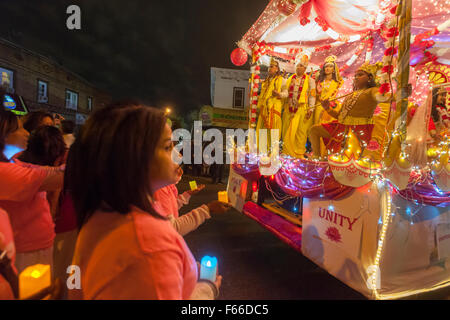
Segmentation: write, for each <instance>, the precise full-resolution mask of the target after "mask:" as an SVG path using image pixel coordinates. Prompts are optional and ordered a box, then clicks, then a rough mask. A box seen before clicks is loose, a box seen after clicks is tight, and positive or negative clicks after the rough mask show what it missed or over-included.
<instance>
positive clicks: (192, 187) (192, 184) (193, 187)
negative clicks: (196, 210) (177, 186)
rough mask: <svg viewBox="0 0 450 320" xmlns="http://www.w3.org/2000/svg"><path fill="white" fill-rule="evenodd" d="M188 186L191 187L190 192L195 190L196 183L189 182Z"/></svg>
mask: <svg viewBox="0 0 450 320" xmlns="http://www.w3.org/2000/svg"><path fill="white" fill-rule="evenodd" d="M189 185H190V186H191V190H192V191H194V190H197V182H196V181H189Z"/></svg>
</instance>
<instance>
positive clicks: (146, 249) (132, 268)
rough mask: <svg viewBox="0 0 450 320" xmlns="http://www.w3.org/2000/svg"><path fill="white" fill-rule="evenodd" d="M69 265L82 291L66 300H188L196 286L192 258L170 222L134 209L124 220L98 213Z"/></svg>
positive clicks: (71, 293)
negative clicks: (76, 268)
mask: <svg viewBox="0 0 450 320" xmlns="http://www.w3.org/2000/svg"><path fill="white" fill-rule="evenodd" d="M158 211H160V210H158ZM73 264H74V265H77V266H79V267H80V273H81V289H78V290H77V289H73V290H69V298H70V299H133V300H134V299H151V300H156V299H162V300H172V299H189V298H190V297H191V294H192V293H193V291H194V288H195V287H196V283H197V265H196V262H195V260H194V257H193V256H192V253H191V252H190V250H189V248H188V247H187V245H186V243H185V241H184V240H183V238H182V237H181V236H180V235H179V234H178V233H177V232H176V230H175V229H174V228H173V227H172V225H171V224H170V222H169V221H168V220H161V219H157V218H155V217H153V216H151V215H150V214H148V213H146V212H144V211H142V210H140V209H137V208H135V207H133V208H132V210H131V211H130V212H129V213H128V214H126V215H122V214H118V213H105V212H102V211H96V212H95V213H94V215H93V216H91V218H90V219H89V220H88V222H87V223H86V224H85V225H84V226H83V227H82V229H81V231H80V234H79V236H78V240H77V244H76V248H75V253H74V258H73Z"/></svg>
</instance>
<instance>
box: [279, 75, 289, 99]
mask: <svg viewBox="0 0 450 320" xmlns="http://www.w3.org/2000/svg"><path fill="white" fill-rule="evenodd" d="M288 81H289V80H286V79H283V84H282V86H281V92H280V96H281V98H282V99H286V98H287V97H288V96H289V93H288V87H287V83H288Z"/></svg>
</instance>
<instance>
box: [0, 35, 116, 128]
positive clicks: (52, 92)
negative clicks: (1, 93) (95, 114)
mask: <svg viewBox="0 0 450 320" xmlns="http://www.w3.org/2000/svg"><path fill="white" fill-rule="evenodd" d="M0 74H1V84H2V85H3V86H4V87H8V89H9V92H11V93H15V94H16V95H17V96H20V97H21V98H22V99H23V101H24V102H25V105H26V107H27V109H28V110H29V111H35V110H42V109H43V110H47V111H48V112H50V113H58V114H60V115H62V116H63V117H64V118H65V119H70V120H73V121H76V122H77V123H78V124H81V123H82V122H83V121H84V120H85V119H86V118H87V116H88V115H89V113H90V112H91V111H93V110H95V109H97V108H102V107H104V106H105V105H107V104H108V103H109V102H110V101H111V96H110V95H109V94H108V93H107V92H105V91H103V90H100V89H98V88H96V87H95V86H94V85H92V84H91V83H89V82H88V81H87V80H85V79H83V78H82V77H80V76H79V75H77V74H75V73H74V72H72V71H69V70H67V69H66V68H64V67H63V66H61V65H60V64H58V63H57V62H56V61H54V60H52V59H50V58H48V57H45V56H43V55H40V54H38V53H35V52H32V51H30V50H27V49H25V48H22V47H20V46H18V45H16V44H14V43H12V42H9V41H7V40H5V39H1V38H0Z"/></svg>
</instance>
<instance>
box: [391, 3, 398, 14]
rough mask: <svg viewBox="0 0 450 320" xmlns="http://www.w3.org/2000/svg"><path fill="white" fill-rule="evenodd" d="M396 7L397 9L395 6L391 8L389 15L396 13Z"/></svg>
mask: <svg viewBox="0 0 450 320" xmlns="http://www.w3.org/2000/svg"><path fill="white" fill-rule="evenodd" d="M397 7H398V5H396V6H393V7H392V8H391V10H390V11H391V13H392V14H395V13H396V12H397Z"/></svg>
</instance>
